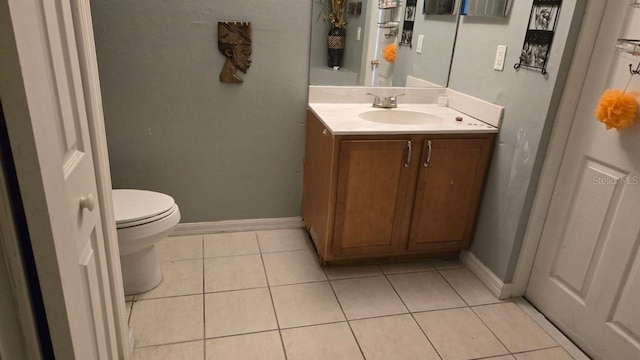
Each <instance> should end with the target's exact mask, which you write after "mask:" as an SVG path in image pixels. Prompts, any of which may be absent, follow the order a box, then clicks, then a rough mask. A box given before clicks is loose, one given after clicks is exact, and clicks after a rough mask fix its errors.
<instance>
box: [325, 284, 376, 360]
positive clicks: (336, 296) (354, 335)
mask: <svg viewBox="0 0 640 360" xmlns="http://www.w3.org/2000/svg"><path fill="white" fill-rule="evenodd" d="M329 287H330V288H331V292H333V296H334V297H335V299H336V301H337V302H338V306H340V310H341V311H342V316H344V319H345V321H346V323H347V326H348V327H349V330H350V331H351V335H352V336H353V340H355V342H356V345H358V350H360V354H362V358H363V359H366V358H367V357H366V356H365V355H364V351H363V350H362V346H360V342H359V341H358V337H357V336H356V333H355V332H354V331H353V327H351V323H350V322H349V318H348V317H347V313H346V312H345V311H344V308H343V307H342V303H341V302H340V299H339V298H338V294H337V293H336V289H334V288H333V283H332V282H331V281H330V280H329Z"/></svg>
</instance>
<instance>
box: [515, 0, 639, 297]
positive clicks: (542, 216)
mask: <svg viewBox="0 0 640 360" xmlns="http://www.w3.org/2000/svg"><path fill="white" fill-rule="evenodd" d="M615 1H619V0H615ZM607 3H608V0H589V1H588V4H587V7H586V12H585V16H584V18H583V20H582V25H581V26H580V35H579V36H578V41H577V44H576V49H575V53H574V55H573V60H572V61H571V67H570V70H569V75H568V77H567V81H566V84H565V88H564V91H563V94H562V100H561V101H560V106H559V107H558V112H557V114H556V118H555V120H554V125H553V130H552V133H551V140H550V142H549V146H548V148H547V154H546V157H545V160H544V165H543V167H542V173H541V175H540V180H539V183H538V188H537V191H536V195H535V198H534V202H533V206H532V209H531V214H530V216H529V224H528V225H527V230H526V232H525V236H524V240H523V243H522V249H521V250H520V256H519V258H518V263H517V266H516V270H515V275H514V278H513V282H512V286H511V291H510V294H508V295H510V296H507V297H519V296H524V293H525V290H526V288H527V284H528V282H529V277H530V276H531V271H532V269H533V261H534V259H535V257H536V252H537V250H538V245H539V243H540V238H541V236H542V229H543V227H544V224H545V220H546V216H547V212H548V211H549V206H550V205H551V198H552V196H553V191H554V188H555V184H556V180H557V178H558V173H559V172H560V164H561V162H562V158H563V157H564V152H565V147H566V145H567V141H568V140H569V133H570V131H571V125H572V124H573V120H574V117H575V114H576V110H577V106H578V100H579V99H580V95H581V93H582V86H583V85H584V81H585V79H586V76H587V70H588V68H589V64H590V62H591V57H592V56H593V55H594V54H593V49H594V47H595V45H596V40H597V37H598V32H599V31H600V27H601V26H607V24H602V18H603V16H604V10H605V7H606V6H607ZM625 3H626V1H625ZM612 48H613V44H612ZM612 51H613V50H612Z"/></svg>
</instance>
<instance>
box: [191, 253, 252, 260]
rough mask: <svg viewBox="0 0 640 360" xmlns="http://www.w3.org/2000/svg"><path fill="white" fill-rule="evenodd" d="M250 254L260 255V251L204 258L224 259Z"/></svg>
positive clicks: (206, 258)
mask: <svg viewBox="0 0 640 360" xmlns="http://www.w3.org/2000/svg"><path fill="white" fill-rule="evenodd" d="M250 255H260V253H259V252H257V253H246V254H233V255H216V256H204V257H203V259H204V260H211V259H224V258H232V257H238V256H250Z"/></svg>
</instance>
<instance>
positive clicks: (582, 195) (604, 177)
mask: <svg viewBox="0 0 640 360" xmlns="http://www.w3.org/2000/svg"><path fill="white" fill-rule="evenodd" d="M583 164H584V165H583V166H582V169H580V170H578V171H579V173H580V175H578V178H577V179H576V184H577V186H575V188H574V189H573V191H574V193H573V195H572V200H571V202H572V205H571V209H570V210H569V212H568V213H567V216H566V222H565V223H564V224H563V229H562V230H561V231H562V233H563V235H562V236H561V239H562V240H561V245H560V248H559V252H558V256H557V258H556V261H555V262H554V265H553V271H552V276H553V277H554V278H555V279H556V280H557V281H558V282H559V283H562V284H564V286H566V287H567V290H568V291H571V292H573V293H574V296H575V297H576V298H579V299H584V298H585V296H586V295H587V292H588V290H589V287H590V284H591V281H592V280H593V273H594V271H595V268H596V265H597V264H598V263H599V259H600V256H601V253H602V250H603V248H604V245H605V244H606V243H608V241H609V240H610V239H609V235H610V232H609V230H610V227H611V220H612V219H613V218H614V217H615V213H616V212H617V210H618V207H619V205H620V200H621V194H622V190H623V185H622V183H621V182H620V180H621V179H623V178H624V177H625V176H626V175H628V173H623V172H620V171H618V170H615V169H612V168H611V167H610V166H607V165H606V164H603V163H600V162H598V161H595V160H594V159H588V158H586V159H584V161H583ZM603 183H608V184H611V186H602V184H603ZM585 209H588V211H585Z"/></svg>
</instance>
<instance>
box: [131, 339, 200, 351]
mask: <svg viewBox="0 0 640 360" xmlns="http://www.w3.org/2000/svg"><path fill="white" fill-rule="evenodd" d="M205 340H206V339H195V340H184V341H176V342H168V343H162V344H153V345H145V346H136V347H135V350H138V349H148V348H152V347H157V346H167V345H177V344H187V343H195V342H199V341H202V342H204V341H205Z"/></svg>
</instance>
